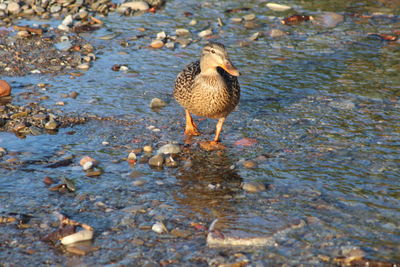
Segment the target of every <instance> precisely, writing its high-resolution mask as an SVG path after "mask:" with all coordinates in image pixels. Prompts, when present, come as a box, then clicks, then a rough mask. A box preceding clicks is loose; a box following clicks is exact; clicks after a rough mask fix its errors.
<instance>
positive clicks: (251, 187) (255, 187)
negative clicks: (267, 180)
mask: <svg viewBox="0 0 400 267" xmlns="http://www.w3.org/2000/svg"><path fill="white" fill-rule="evenodd" d="M242 188H243V190H244V191H246V192H249V193H257V192H261V191H265V190H266V187H265V184H263V183H258V182H244V183H243V184H242Z"/></svg>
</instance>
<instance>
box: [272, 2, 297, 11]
mask: <svg viewBox="0 0 400 267" xmlns="http://www.w3.org/2000/svg"><path fill="white" fill-rule="evenodd" d="M266 6H267V7H268V8H269V9H271V10H273V11H287V10H289V9H291V7H290V6H286V5H281V4H275V3H267V4H266Z"/></svg>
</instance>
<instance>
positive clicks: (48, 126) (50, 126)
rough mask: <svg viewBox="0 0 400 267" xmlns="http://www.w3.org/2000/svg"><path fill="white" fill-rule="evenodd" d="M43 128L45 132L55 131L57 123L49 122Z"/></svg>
mask: <svg viewBox="0 0 400 267" xmlns="http://www.w3.org/2000/svg"><path fill="white" fill-rule="evenodd" d="M44 128H46V129H47V130H55V129H57V128H58V123H57V122H56V121H54V120H50V121H48V122H47V123H46V124H45V125H44Z"/></svg>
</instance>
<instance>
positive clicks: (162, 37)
mask: <svg viewBox="0 0 400 267" xmlns="http://www.w3.org/2000/svg"><path fill="white" fill-rule="evenodd" d="M165 38H167V34H166V33H165V32H164V31H162V32H159V33H157V37H156V39H157V40H164V39H165Z"/></svg>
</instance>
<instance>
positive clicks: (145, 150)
mask: <svg viewBox="0 0 400 267" xmlns="http://www.w3.org/2000/svg"><path fill="white" fill-rule="evenodd" d="M143 151H144V152H146V153H151V152H152V151H153V148H152V147H151V146H144V147H143Z"/></svg>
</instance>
